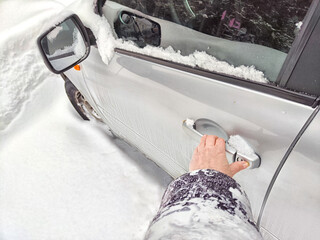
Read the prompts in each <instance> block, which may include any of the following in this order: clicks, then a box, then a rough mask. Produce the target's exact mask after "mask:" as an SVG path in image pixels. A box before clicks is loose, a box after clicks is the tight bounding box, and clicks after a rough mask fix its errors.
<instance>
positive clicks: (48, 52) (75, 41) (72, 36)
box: [38, 15, 90, 73]
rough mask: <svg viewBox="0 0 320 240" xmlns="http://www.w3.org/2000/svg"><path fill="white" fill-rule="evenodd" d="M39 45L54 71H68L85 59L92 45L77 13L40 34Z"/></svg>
mask: <svg viewBox="0 0 320 240" xmlns="http://www.w3.org/2000/svg"><path fill="white" fill-rule="evenodd" d="M79 23H80V24H79ZM38 46H39V48H40V51H41V53H42V56H43V58H44V60H45V62H46V64H47V66H48V68H49V69H50V70H51V71H53V72H54V73H61V72H63V71H66V70H68V69H69V68H71V67H73V66H74V65H76V64H78V63H79V62H81V61H83V60H84V59H85V58H86V57H87V56H88V54H89V47H90V45H89V41H88V39H87V34H86V32H85V30H84V28H83V26H82V24H81V22H80V20H79V18H78V17H77V16H76V15H72V16H70V17H68V18H67V19H65V20H64V21H63V22H61V23H60V24H58V25H56V26H55V27H54V28H52V29H50V30H49V31H47V32H46V33H44V34H43V35H42V36H40V37H39V39H38Z"/></svg>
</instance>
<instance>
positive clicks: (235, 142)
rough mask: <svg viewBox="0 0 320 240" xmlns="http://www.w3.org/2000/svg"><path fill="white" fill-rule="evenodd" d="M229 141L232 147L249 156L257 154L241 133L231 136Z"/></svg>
mask: <svg viewBox="0 0 320 240" xmlns="http://www.w3.org/2000/svg"><path fill="white" fill-rule="evenodd" d="M228 143H229V145H230V146H231V147H233V148H235V149H236V150H237V152H239V153H242V154H245V155H247V156H250V155H253V154H255V152H254V150H253V149H252V148H251V146H250V145H249V144H248V143H247V142H246V140H244V139H243V138H242V137H240V136H239V135H232V136H230V138H229V140H228Z"/></svg>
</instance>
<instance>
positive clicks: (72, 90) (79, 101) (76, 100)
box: [64, 80, 102, 122]
mask: <svg viewBox="0 0 320 240" xmlns="http://www.w3.org/2000/svg"><path fill="white" fill-rule="evenodd" d="M64 87H65V90H66V94H67V96H68V98H69V100H70V102H71V104H72V106H73V107H74V109H75V110H76V111H77V112H78V113H79V115H80V116H81V117H82V118H83V119H84V120H86V121H89V120H90V119H96V120H98V121H100V122H102V119H101V118H100V117H99V115H98V114H97V113H96V111H95V110H94V109H93V108H92V107H91V105H90V104H89V103H88V102H87V100H86V99H85V98H84V96H83V95H82V94H81V93H80V91H79V90H78V89H77V88H76V86H74V85H73V83H72V82H71V81H70V80H66V81H65V84H64Z"/></svg>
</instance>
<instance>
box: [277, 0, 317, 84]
mask: <svg viewBox="0 0 320 240" xmlns="http://www.w3.org/2000/svg"><path fill="white" fill-rule="evenodd" d="M319 17H320V2H319V0H313V2H312V3H311V6H310V8H309V11H308V13H307V15H306V17H305V22H304V23H303V25H302V29H301V32H300V34H299V35H298V37H297V38H296V39H295V40H294V42H293V44H292V47H291V49H290V51H289V53H288V56H287V58H286V60H285V61H284V63H283V65H282V68H281V70H280V73H279V75H278V78H277V80H276V83H277V84H278V85H279V86H280V87H283V88H285V87H286V86H287V84H288V82H289V81H290V78H291V76H292V74H293V71H294V68H295V66H296V65H297V63H298V61H299V58H300V56H301V54H302V52H303V50H304V49H305V47H306V45H307V43H308V40H309V38H310V36H311V34H312V32H313V30H314V29H315V27H316V25H317V23H318V20H319Z"/></svg>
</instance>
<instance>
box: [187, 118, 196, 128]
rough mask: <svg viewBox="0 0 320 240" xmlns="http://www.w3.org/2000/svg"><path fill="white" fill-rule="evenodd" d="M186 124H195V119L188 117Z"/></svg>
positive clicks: (191, 125) (190, 125)
mask: <svg viewBox="0 0 320 240" xmlns="http://www.w3.org/2000/svg"><path fill="white" fill-rule="evenodd" d="M186 124H187V126H188V127H193V125H194V120H192V119H189V118H187V120H186Z"/></svg>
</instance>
